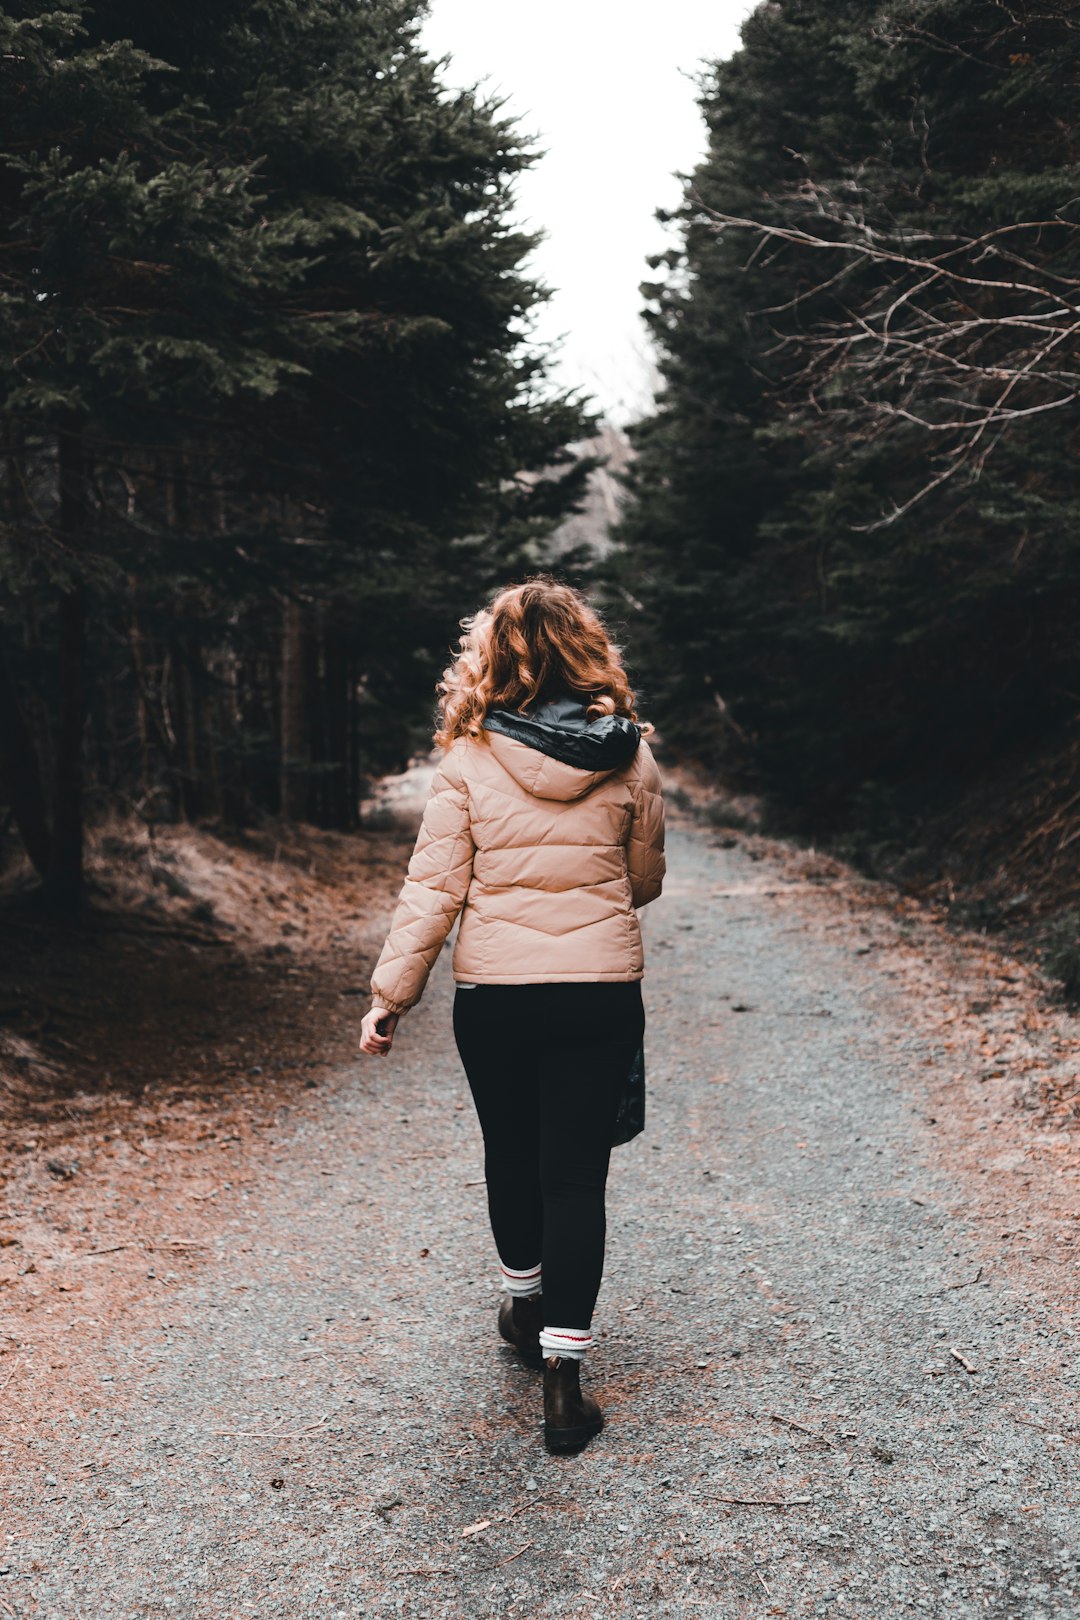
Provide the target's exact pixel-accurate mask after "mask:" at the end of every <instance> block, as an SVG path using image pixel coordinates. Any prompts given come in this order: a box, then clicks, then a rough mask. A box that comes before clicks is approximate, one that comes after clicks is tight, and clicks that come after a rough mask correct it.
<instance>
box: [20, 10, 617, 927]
mask: <svg viewBox="0 0 1080 1620" xmlns="http://www.w3.org/2000/svg"><path fill="white" fill-rule="evenodd" d="M421 12H422V7H421V5H420V4H419V0H364V3H363V4H356V3H355V0H263V3H260V4H251V3H249V0H213V4H210V3H209V0H184V3H183V4H179V3H175V0H161V3H155V4H152V5H135V4H118V3H112V0H94V3H93V4H89V3H84V0H72V3H71V4H69V5H67V6H66V7H65V8H64V9H62V10H57V9H55V8H53V7H49V6H46V5H43V4H33V3H25V4H15V5H8V6H5V7H4V8H3V10H2V11H0V105H2V106H3V123H2V128H0V835H2V834H3V832H4V831H5V830H10V829H11V828H12V827H13V826H14V827H17V829H18V832H19V834H20V835H21V839H22V842H23V844H24V846H25V849H26V850H27V852H28V853H29V856H30V858H31V859H32V861H33V863H34V865H35V866H36V867H37V868H38V870H39V872H40V873H41V875H42V877H43V879H44V881H45V885H46V888H47V890H48V891H49V892H50V893H52V894H53V895H54V896H55V898H56V899H57V900H58V901H60V902H63V903H68V902H70V901H72V900H73V899H75V898H76V897H77V895H78V892H79V888H80V882H81V862H82V828H83V822H84V817H85V811H86V807H87V806H89V807H90V809H91V810H95V811H96V810H99V809H100V808H101V807H103V806H110V805H115V806H119V807H121V808H127V809H132V808H134V809H137V810H140V811H141V812H142V813H144V814H146V815H148V816H160V815H165V816H169V815H177V814H180V815H188V816H196V815H219V816H225V817H231V818H233V819H234V820H243V819H244V817H245V816H248V815H250V814H252V813H253V812H254V811H256V810H258V809H260V808H268V809H272V810H281V811H283V812H284V813H286V814H292V815H297V816H306V817H310V818H311V819H314V820H317V821H319V822H321V823H323V824H325V825H330V826H342V827H348V826H350V825H353V824H354V823H355V818H356V814H357V804H358V799H359V795H360V789H361V786H362V780H363V776H364V773H365V772H366V771H368V770H373V769H377V768H380V767H385V766H386V765H388V764H391V763H393V762H395V761H402V760H404V758H405V757H406V756H407V754H408V752H409V750H410V747H411V746H412V745H413V744H414V742H415V741H416V740H417V726H418V723H419V725H420V726H421V727H422V725H423V721H424V718H425V716H426V715H429V714H430V710H431V707H432V696H433V694H432V678H433V675H432V672H433V668H438V667H439V660H440V658H441V657H442V655H443V654H444V653H445V650H446V647H447V645H448V642H449V640H450V639H451V638H452V635H453V633H454V623H455V620H456V619H457V618H458V617H459V616H460V615H461V614H462V613H464V612H466V611H469V610H471V609H472V608H473V607H474V606H475V605H476V602H477V600H478V599H479V598H481V597H482V595H483V593H484V592H485V591H486V590H488V589H489V588H490V587H491V586H492V585H494V584H496V583H501V582H502V581H503V580H504V579H505V578H506V577H507V576H508V575H511V574H513V573H515V572H520V571H522V570H523V569H524V568H525V567H527V566H529V565H530V564H531V565H533V566H535V564H536V561H537V560H538V556H539V553H538V549H537V548H538V545H539V544H540V537H542V536H543V535H544V534H546V533H547V532H548V531H549V530H550V528H551V527H552V525H553V523H554V522H555V521H556V520H557V518H558V517H559V515H560V513H561V512H562V511H563V510H564V509H565V508H566V507H567V506H568V504H570V502H571V501H572V499H573V497H574V496H575V495H576V494H577V493H579V492H580V487H581V482H582V479H583V477H584V475H585V473H586V471H587V468H588V463H584V462H575V460H574V458H572V457H571V456H570V455H568V454H567V453H566V451H565V449H564V447H565V446H566V445H567V443H568V441H571V440H575V439H577V438H579V437H580V436H581V434H582V432H583V431H584V430H585V429H586V425H587V424H586V423H585V422H584V421H583V418H582V415H581V411H580V408H579V406H578V405H577V403H576V402H574V401H573V400H571V399H568V398H566V397H562V396H557V395H553V393H552V391H551V389H550V388H546V389H545V388H544V387H542V386H541V384H542V381H543V361H542V360H540V359H537V358H536V357H535V356H534V355H532V354H531V353H530V351H529V350H528V348H527V347H526V346H524V345H523V341H522V334H523V333H525V332H527V329H528V317H529V312H530V310H531V309H532V308H533V307H534V306H535V305H536V303H537V302H538V300H539V299H540V298H542V297H543V296H544V294H543V290H542V289H541V288H539V287H538V286H537V285H536V284H535V283H534V282H533V281H531V280H530V279H529V278H528V276H527V275H525V274H524V273H523V271H522V268H521V266H522V261H523V259H524V258H525V256H526V255H527V254H528V252H529V250H530V248H531V246H532V238H530V237H529V236H527V235H525V234H523V233H522V232H521V231H520V230H518V229H517V228H516V227H515V226H514V224H513V223H512V220H511V218H510V214H511V206H512V195H511V192H512V186H513V182H514V178H515V176H517V175H518V174H519V173H520V172H521V171H522V169H523V168H525V167H526V166H527V165H528V164H529V163H530V162H532V161H533V159H534V156H535V154H534V153H533V152H532V151H531V150H530V149H529V147H528V145H527V144H526V143H525V142H524V141H523V139H522V137H521V136H520V135H519V134H518V132H517V131H516V130H515V128H514V127H513V126H512V124H510V123H509V122H508V121H506V120H505V119H504V118H503V117H502V116H501V113H500V108H499V105H498V103H497V102H494V101H491V100H489V99H484V98H483V97H478V96H477V95H474V94H460V93H456V92H455V93H450V92H449V91H448V90H447V89H446V88H445V87H444V85H443V84H442V82H441V69H440V65H439V64H437V63H433V62H432V61H430V60H429V59H427V58H425V56H424V54H423V52H422V50H421V48H420V45H419V42H418V37H417V26H418V25H417V18H418V16H419V15H420V13H421ZM528 468H546V469H547V476H546V477H545V478H544V479H542V480H539V481H538V480H536V479H524V478H521V477H519V476H517V475H519V474H520V472H521V471H522V470H523V469H528Z"/></svg>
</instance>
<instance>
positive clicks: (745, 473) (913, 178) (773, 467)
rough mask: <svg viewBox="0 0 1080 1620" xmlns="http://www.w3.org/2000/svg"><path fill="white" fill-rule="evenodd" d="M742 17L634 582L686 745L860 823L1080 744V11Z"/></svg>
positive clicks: (859, 3)
mask: <svg viewBox="0 0 1080 1620" xmlns="http://www.w3.org/2000/svg"><path fill="white" fill-rule="evenodd" d="M742 38H743V44H742V49H741V50H740V51H739V52H738V53H737V54H736V55H735V56H734V57H733V58H732V59H731V60H730V61H726V62H722V63H720V64H719V66H717V67H715V69H713V70H712V71H710V72H708V73H707V74H706V75H705V76H704V78H703V83H702V97H701V105H702V108H703V111H704V114H705V119H706V122H707V127H708V150H707V154H706V156H705V158H704V160H703V162H702V163H701V165H700V166H699V168H698V169H697V170H696V171H695V172H694V173H693V174H692V175H691V176H690V177H689V178H688V180H687V183H686V188H685V200H684V202H683V205H682V207H681V209H680V210H679V211H678V212H677V213H676V214H675V215H674V216H673V218H672V221H671V223H672V226H673V246H672V248H671V250H670V252H668V253H667V254H665V255H663V256H662V257H661V258H659V259H657V260H655V261H652V262H653V268H654V270H655V272H656V274H655V278H654V280H653V281H652V283H651V284H648V285H647V286H646V288H645V292H646V296H647V299H648V309H649V315H648V319H649V321H650V324H651V327H652V331H653V333H654V336H655V339H656V342H657V344H658V346H659V349H660V354H661V364H662V373H663V382H664V391H663V392H662V394H661V396H660V398H659V401H658V407H657V410H656V414H655V415H654V416H652V417H651V418H650V419H649V420H647V421H645V422H644V423H642V424H641V425H640V426H639V427H638V428H637V430H636V432H635V434H634V438H635V442H636V448H637V451H638V459H637V461H636V464H635V467H634V469H633V474H632V491H633V495H634V500H633V502H632V504H631V506H630V508H629V511H628V514H627V516H626V519H625V521H624V525H623V529H622V539H623V541H624V545H625V550H624V552H623V554H622V558H621V578H622V581H623V583H624V585H625V587H626V589H627V591H628V593H629V594H630V595H632V596H633V597H634V598H635V599H636V600H637V601H638V602H639V603H640V604H641V612H640V614H639V615H638V616H637V619H636V620H635V624H636V632H635V639H634V646H635V649H636V651H637V653H638V660H637V661H638V664H639V669H640V673H641V675H642V677H643V684H645V685H646V686H647V688H648V690H649V692H650V694H651V696H652V700H653V701H652V710H653V712H654V714H655V717H656V718H657V719H659V720H661V721H662V723H663V727H664V730H665V732H666V733H667V735H668V736H669V738H670V739H672V740H677V741H682V742H685V743H688V744H689V745H691V746H692V747H694V748H695V749H696V750H697V751H699V752H701V751H705V752H707V753H709V754H710V755H711V756H712V757H713V758H715V759H718V760H725V759H726V760H729V761H731V760H738V761H740V762H742V763H743V764H747V763H749V765H750V766H751V768H752V769H753V770H755V771H756V772H757V773H758V778H759V780H761V781H763V782H764V784H765V785H766V786H767V788H768V789H769V790H770V791H771V793H772V794H773V796H774V801H775V802H778V803H782V804H785V805H786V806H787V807H788V809H789V812H790V811H791V810H792V809H793V810H794V811H795V813H796V814H798V815H799V816H800V817H802V819H803V820H804V821H805V822H806V823H807V824H809V825H813V826H816V827H817V828H819V829H820V828H825V829H829V828H832V829H842V828H845V827H851V826H854V825H858V824H859V822H860V821H866V820H868V819H869V820H872V819H873V818H874V817H875V816H877V815H881V814H896V815H901V816H902V815H906V814H909V813H911V812H912V811H914V810H918V809H919V808H920V807H925V805H926V804H927V803H929V802H930V801H931V800H935V801H937V802H940V801H941V800H942V799H947V798H948V796H949V795H950V794H954V793H956V792H958V791H960V790H961V789H962V788H963V785H964V784H965V783H969V782H971V781H972V780H974V779H975V778H976V777H977V776H978V774H979V773H980V772H982V771H984V770H986V769H987V768H988V767H990V766H993V765H994V763H995V762H998V763H1000V762H1001V761H1003V760H1005V759H1007V758H1008V757H1009V756H1015V757H1017V758H1019V759H1023V757H1024V755H1025V754H1026V753H1028V752H1030V751H1031V750H1033V749H1038V748H1042V747H1052V746H1053V744H1054V740H1055V739H1066V738H1068V737H1070V736H1071V737H1072V738H1073V739H1074V740H1075V737H1076V732H1075V721H1076V717H1077V715H1078V712H1080V14H1078V13H1077V9H1076V7H1075V5H1073V4H1069V3H1064V0H1061V3H1057V0H1010V3H1009V4H1008V5H1006V4H1004V3H1001V0H875V3H871V0H854V3H853V0H770V3H769V4H765V5H761V6H759V7H758V8H757V10H755V11H754V12H753V13H752V15H751V16H750V18H749V19H748V21H747V22H746V23H745V25H744V28H743V35H742ZM1070 728H1073V729H1072V730H1071V731H1070ZM1073 752H1074V755H1075V748H1074V751H1073ZM1078 774H1080V773H1078ZM1073 788H1075V789H1077V790H1080V780H1078V781H1076V782H1074V783H1073ZM1070 791H1071V790H1070ZM1062 802H1063V803H1064V799H1063V800H1062Z"/></svg>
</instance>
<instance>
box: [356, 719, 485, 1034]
mask: <svg viewBox="0 0 1080 1620" xmlns="http://www.w3.org/2000/svg"><path fill="white" fill-rule="evenodd" d="M474 849H475V846H474V844H473V837H472V828H471V825H470V820H469V795H468V790H467V788H466V786H465V778H464V776H463V775H462V770H461V756H460V752H459V750H458V749H456V748H454V747H451V748H450V749H448V750H447V752H446V753H445V754H444V755H443V758H442V761H441V763H440V765H439V768H438V770H437V771H436V773H435V779H434V781H433V782H432V784H431V792H430V794H429V796H428V801H427V804H426V805H425V807H424V819H423V822H422V823H421V827H420V831H419V833H418V834H417V839H416V846H415V848H414V849H413V852H412V858H411V859H410V861H409V869H408V872H407V873H406V876H405V882H404V884H403V886H402V890H401V894H400V896H399V898H398V903H397V908H396V909H395V911H394V917H393V921H392V922H391V924H390V932H389V934H387V936H386V943H385V945H384V946H383V948H382V953H381V954H380V956H379V960H378V962H377V963H376V964H375V971H374V973H373V974H372V975H371V998H372V1001H373V1003H374V1004H375V1005H376V1006H378V1007H385V1008H386V1009H387V1011H388V1012H396V1013H403V1012H407V1011H408V1009H409V1008H410V1007H414V1006H415V1005H416V1003H417V1002H418V1001H419V1000H420V997H421V996H422V995H423V993H424V987H425V985H426V984H427V979H428V974H429V973H430V972H431V969H432V967H433V966H434V964H435V960H436V958H437V957H438V954H439V952H440V951H441V950H442V948H443V945H444V944H445V943H446V936H447V935H448V934H449V932H450V930H451V928H453V926H454V923H455V921H456V919H457V916H458V913H459V912H460V911H461V908H462V906H463V905H464V903H465V896H466V894H467V893H468V890H469V881H470V879H471V878H472V866H473V853H474Z"/></svg>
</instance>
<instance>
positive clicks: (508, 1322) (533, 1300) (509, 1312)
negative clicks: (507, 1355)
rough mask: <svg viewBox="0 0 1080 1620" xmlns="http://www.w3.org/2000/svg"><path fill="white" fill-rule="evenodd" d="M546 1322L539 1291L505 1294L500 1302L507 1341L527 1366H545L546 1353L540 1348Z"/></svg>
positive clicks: (501, 1330)
mask: <svg viewBox="0 0 1080 1620" xmlns="http://www.w3.org/2000/svg"><path fill="white" fill-rule="evenodd" d="M543 1325H544V1306H543V1303H542V1300H541V1297H540V1295H539V1294H525V1295H524V1296H518V1297H516V1298H515V1297H514V1296H512V1295H510V1294H504V1295H503V1297H502V1299H501V1300H500V1302H499V1332H500V1333H501V1334H502V1336H503V1338H504V1339H505V1340H506V1342H507V1344H511V1345H513V1347H514V1349H515V1350H516V1351H517V1353H518V1355H519V1356H520V1357H521V1359H522V1361H524V1362H525V1364H526V1366H529V1367H535V1368H536V1370H537V1372H539V1371H540V1369H541V1368H542V1367H543V1365H544V1352H543V1351H542V1350H541V1348H540V1329H541V1328H542V1327H543Z"/></svg>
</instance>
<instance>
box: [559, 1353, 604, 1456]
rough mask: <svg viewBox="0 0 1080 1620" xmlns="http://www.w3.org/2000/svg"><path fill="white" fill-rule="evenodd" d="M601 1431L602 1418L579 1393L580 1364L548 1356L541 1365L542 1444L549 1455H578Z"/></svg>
mask: <svg viewBox="0 0 1080 1620" xmlns="http://www.w3.org/2000/svg"><path fill="white" fill-rule="evenodd" d="M603 1427H604V1414H603V1413H602V1412H601V1410H600V1408H599V1407H598V1406H597V1404H596V1402H595V1401H594V1400H593V1398H592V1396H591V1395H583V1394H582V1391H581V1362H580V1361H578V1360H577V1358H576V1357H574V1356H548V1358H547V1360H546V1361H545V1362H544V1444H545V1445H546V1446H547V1448H548V1450H549V1451H580V1450H581V1448H582V1446H584V1445H586V1444H587V1443H588V1442H589V1441H590V1440H591V1439H592V1437H593V1435H594V1434H599V1433H600V1430H601V1429H602V1428H603Z"/></svg>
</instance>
